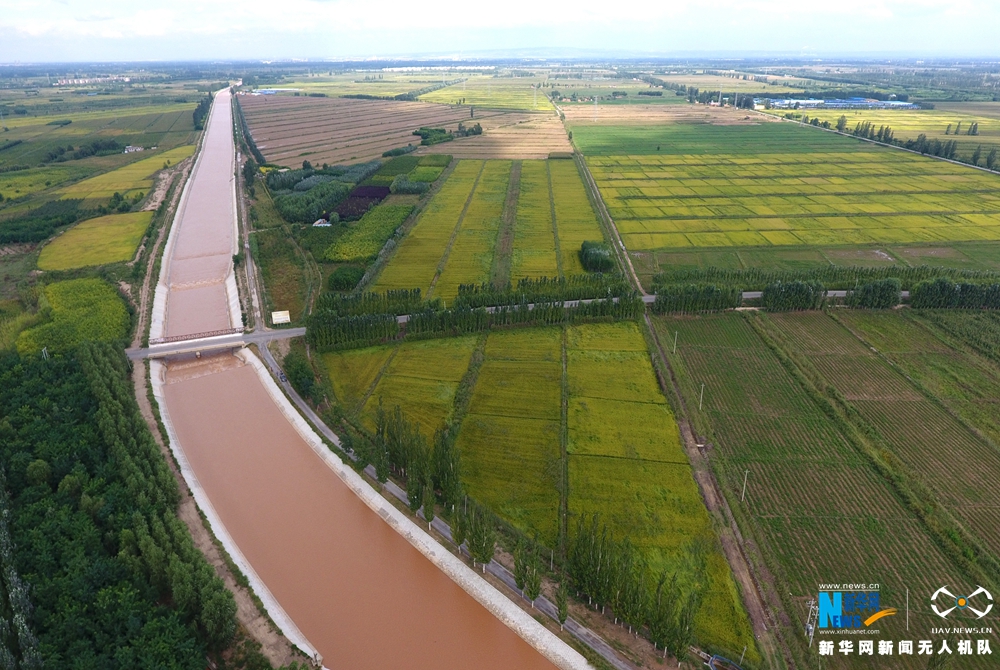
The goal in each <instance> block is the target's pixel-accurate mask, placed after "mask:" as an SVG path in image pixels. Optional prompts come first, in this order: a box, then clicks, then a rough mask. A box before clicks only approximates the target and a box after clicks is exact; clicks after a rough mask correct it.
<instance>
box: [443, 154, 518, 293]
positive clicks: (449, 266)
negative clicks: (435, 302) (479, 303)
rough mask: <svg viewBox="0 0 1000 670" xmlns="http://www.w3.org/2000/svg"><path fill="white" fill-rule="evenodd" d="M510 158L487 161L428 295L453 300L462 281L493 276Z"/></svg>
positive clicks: (482, 280) (484, 279) (479, 279)
mask: <svg viewBox="0 0 1000 670" xmlns="http://www.w3.org/2000/svg"><path fill="white" fill-rule="evenodd" d="M510 170H511V162H510V161H493V160H491V161H486V162H485V163H484V164H483V170H482V172H480V173H479V181H478V183H477V184H476V190H475V191H473V193H472V197H471V199H470V200H469V201H468V205H467V206H466V209H465V214H464V216H463V217H462V219H461V221H460V222H459V225H458V228H457V232H456V233H455V236H454V239H453V241H452V244H451V248H450V249H449V250H447V251H446V252H445V256H443V257H442V260H441V262H442V263H443V264H444V265H443V269H442V271H441V273H440V275H438V277H437V279H436V280H435V281H434V282H432V284H431V287H430V288H429V289H428V291H427V293H426V295H427V296H428V297H439V298H443V299H445V300H451V299H452V298H454V297H455V296H457V295H458V287H459V286H460V285H462V284H481V283H483V282H485V281H488V280H489V278H490V268H491V266H492V264H493V250H494V247H495V246H496V241H497V233H498V232H499V230H500V223H501V217H502V216H503V208H504V201H505V200H506V197H507V187H508V186H509V183H510Z"/></svg>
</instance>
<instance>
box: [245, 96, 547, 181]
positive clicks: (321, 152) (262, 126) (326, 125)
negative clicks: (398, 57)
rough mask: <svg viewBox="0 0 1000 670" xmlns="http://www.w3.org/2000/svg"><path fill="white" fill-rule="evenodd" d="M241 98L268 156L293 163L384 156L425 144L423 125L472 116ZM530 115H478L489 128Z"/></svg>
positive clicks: (354, 103) (420, 107)
mask: <svg viewBox="0 0 1000 670" xmlns="http://www.w3.org/2000/svg"><path fill="white" fill-rule="evenodd" d="M239 102H240V105H241V106H242V107H243V113H244V115H245V116H246V119H247V124H248V125H249V126H250V132H251V134H252V135H253V138H254V141H255V142H256V144H257V148H258V149H260V150H261V152H263V154H264V156H265V157H266V158H267V160H269V161H271V162H273V163H278V164H281V165H288V166H290V167H294V166H298V165H300V164H301V163H302V161H303V160H308V161H309V162H310V163H313V164H314V165H320V164H322V163H331V164H333V163H350V162H358V161H366V160H371V159H373V158H379V157H381V155H382V152H384V151H388V150H389V149H395V148H397V147H402V146H406V145H407V144H419V143H420V138H419V137H416V136H415V135H413V131H414V130H416V129H417V128H420V127H422V126H430V127H435V128H447V129H449V130H455V129H457V128H458V124H459V122H462V123H469V121H470V119H469V111H468V110H467V109H465V108H456V107H450V106H447V105H434V104H429V103H424V102H403V101H395V100H354V99H350V98H309V97H301V96H300V97H289V96H264V95H258V96H253V95H241V96H240V97H239ZM527 118H528V117H527V115H524V114H519V115H515V114H509V113H506V112H496V111H487V110H483V111H480V112H477V114H476V118H475V120H476V121H477V122H479V123H480V124H482V126H483V130H484V132H485V131H489V130H490V129H492V128H495V127H497V126H498V125H506V124H510V123H513V122H516V121H517V120H527ZM453 144H455V143H454V142H449V143H447V145H448V147H450V146H451V145H453ZM444 153H451V152H450V151H449V150H445V151H444Z"/></svg>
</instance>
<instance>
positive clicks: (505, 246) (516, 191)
mask: <svg viewBox="0 0 1000 670" xmlns="http://www.w3.org/2000/svg"><path fill="white" fill-rule="evenodd" d="M520 187H521V161H514V162H513V164H512V165H511V169H510V182H509V183H508V185H507V198H506V200H504V204H503V220H502V223H501V224H500V229H499V230H498V232H497V241H496V246H495V247H494V249H493V269H492V271H491V272H490V281H491V282H492V283H493V285H494V286H497V287H503V286H508V285H509V284H510V271H511V262H512V258H511V254H512V253H513V252H514V228H515V226H516V223H517V202H518V196H519V195H520Z"/></svg>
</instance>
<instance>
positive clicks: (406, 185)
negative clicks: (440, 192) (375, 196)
mask: <svg viewBox="0 0 1000 670" xmlns="http://www.w3.org/2000/svg"><path fill="white" fill-rule="evenodd" d="M430 188H431V185H430V184H428V183H427V182H423V181H410V179H409V177H407V176H406V175H405V174H401V175H399V176H397V177H395V178H393V180H392V184H390V185H389V192H390V193H397V194H399V195H420V194H421V193H426V192H427V191H429V190H430Z"/></svg>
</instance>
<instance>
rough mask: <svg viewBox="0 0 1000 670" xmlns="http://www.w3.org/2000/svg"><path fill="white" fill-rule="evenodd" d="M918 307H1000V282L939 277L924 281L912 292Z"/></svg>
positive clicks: (911, 298)
mask: <svg viewBox="0 0 1000 670" xmlns="http://www.w3.org/2000/svg"><path fill="white" fill-rule="evenodd" d="M910 306H911V307H914V308H917V309H929V308H938V309H1000V284H969V283H956V282H953V281H951V280H949V279H945V278H938V279H935V280H933V281H923V282H920V283H919V284H917V285H916V286H914V287H913V290H912V291H911V292H910Z"/></svg>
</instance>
